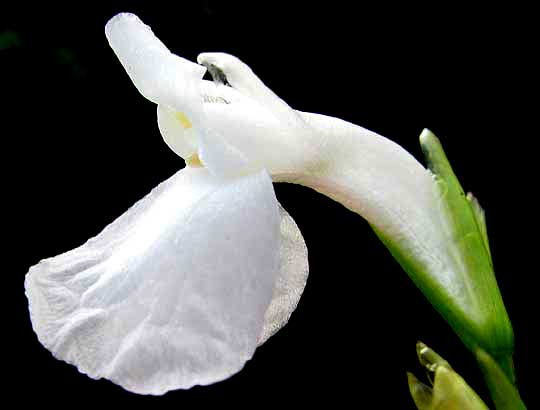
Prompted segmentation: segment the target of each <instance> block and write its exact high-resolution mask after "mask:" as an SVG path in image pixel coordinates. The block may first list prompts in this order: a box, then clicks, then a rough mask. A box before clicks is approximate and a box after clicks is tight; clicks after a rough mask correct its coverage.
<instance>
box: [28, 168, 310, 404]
mask: <svg viewBox="0 0 540 410" xmlns="http://www.w3.org/2000/svg"><path fill="white" fill-rule="evenodd" d="M280 214H281V216H280ZM280 221H281V222H280ZM280 236H282V237H283V240H280ZM305 256H306V250H305V244H304V243H303V240H302V237H301V235H300V233H299V232H298V229H297V228H296V225H295V224H294V222H293V221H292V219H291V218H290V217H289V216H288V215H287V214H286V212H285V211H283V210H281V211H278V204H277V201H276V199H275V196H274V192H273V188H272V184H271V180H270V178H269V177H268V175H267V173H266V172H265V171H260V172H258V173H255V174H250V175H247V176H244V177H239V178H234V179H224V178H219V177H215V176H213V175H211V174H210V173H209V172H208V170H206V169H204V168H189V167H188V168H185V169H183V170H181V171H179V172H178V173H177V174H175V175H174V176H172V177H171V178H170V179H168V180H167V181H165V182H163V183H162V184H160V185H159V186H158V187H157V188H155V189H154V190H153V191H152V192H151V193H150V194H149V195H147V196H146V197H145V198H144V199H142V200H141V201H139V202H138V203H137V204H135V205H134V206H133V207H132V208H131V209H130V210H129V211H128V212H126V213H125V214H124V215H122V216H121V217H120V218H118V219H117V220H116V221H115V222H113V223H112V224H110V225H109V226H108V227H107V228H106V229H105V230H104V231H103V232H101V233H100V234H99V235H98V236H96V237H95V238H93V239H90V240H89V241H88V242H87V243H85V244H84V245H82V246H81V247H79V248H77V249H74V250H72V251H70V252H67V253H64V254H62V255H59V256H57V257H54V258H50V259H45V260H43V261H41V262H40V263H39V264H38V265H36V266H34V267H32V268H31V269H30V272H29V274H28V275H27V277H26V282H25V287H26V293H27V296H28V299H29V303H30V312H31V318H32V324H33V327H34V330H35V332H36V333H37V335H38V338H39V340H40V341H41V343H42V344H43V345H44V346H45V347H47V348H48V349H49V350H50V351H51V352H52V353H53V354H54V356H55V357H57V358H59V359H62V360H65V361H67V362H69V363H72V364H74V365H76V366H77V367H78V369H79V370H80V371H81V372H83V373H86V374H88V375H89V376H90V377H92V378H101V377H105V378H107V379H110V380H112V381H113V382H115V383H117V384H119V385H121V386H122V387H124V388H125V389H127V390H130V391H133V392H136V393H144V394H163V393H164V392H166V391H168V390H172V389H178V388H189V387H191V386H193V385H196V384H200V385H205V384H209V383H213V382H216V381H219V380H222V379H224V378H226V377H228V376H230V375H231V374H234V373H235V372H237V371H238V370H240V369H241V368H242V367H243V365H244V363H245V362H246V361H247V360H249V359H250V358H251V356H252V355H253V353H254V350H255V348H256V346H257V344H258V343H260V342H262V341H263V340H264V339H266V338H268V337H269V336H270V335H271V334H272V333H273V332H275V330H276V329H278V328H279V327H280V326H281V325H282V324H283V323H284V322H286V320H287V319H288V317H284V316H286V315H287V313H286V312H289V309H290V308H291V305H293V306H295V305H296V303H297V302H298V298H299V294H298V293H301V288H303V286H304V284H305V280H306V275H307V262H306V259H305ZM280 265H281V269H280ZM276 282H278V283H279V285H278V286H277V287H276ZM299 288H300V289H299ZM276 289H277V290H276ZM289 289H291V290H292V291H290V292H289V291H288V290H289ZM274 294H276V297H275V298H274V300H272V296H273V295H274ZM292 308H293V309H294V307H292ZM284 309H285V313H284ZM276 312H277V313H276Z"/></svg>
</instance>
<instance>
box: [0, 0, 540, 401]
mask: <svg viewBox="0 0 540 410" xmlns="http://www.w3.org/2000/svg"><path fill="white" fill-rule="evenodd" d="M91 4H92V3H90V2H86V3H79V2H73V3H72V5H71V6H64V5H62V6H60V5H58V6H54V4H47V8H45V7H41V8H36V6H35V5H32V4H27V5H26V6H25V7H26V9H24V10H21V9H19V10H17V11H14V12H13V13H12V12H11V10H5V9H4V10H2V12H1V13H0V19H1V20H0V23H1V24H0V33H6V32H11V33H12V34H13V33H15V36H16V39H15V40H14V41H11V42H10V44H11V46H9V47H8V46H5V47H3V49H2V51H0V53H1V54H0V56H1V57H0V58H1V60H0V70H1V71H0V74H1V75H0V84H1V89H0V92H1V100H2V111H1V113H0V137H1V138H2V143H1V145H0V146H1V148H0V149H1V151H0V152H1V154H2V168H3V177H2V183H3V187H2V188H3V189H2V202H3V203H4V205H5V206H6V207H7V210H5V211H4V212H3V214H4V215H3V216H4V218H5V220H4V224H3V226H4V229H3V232H4V238H5V240H6V242H5V243H4V245H3V249H4V251H3V254H4V257H5V259H6V260H7V267H6V266H4V268H5V269H4V272H3V278H4V279H5V281H4V282H3V287H2V289H3V295H4V297H2V298H1V299H2V304H5V307H4V308H3V311H4V315H3V319H4V323H3V325H2V337H1V339H2V344H4V345H5V347H4V348H3V349H2V356H3V361H4V369H3V370H4V374H6V373H7V374H8V376H9V383H8V385H7V390H6V393H8V394H9V393H12V392H15V391H17V392H19V393H22V394H23V396H19V397H20V398H21V399H22V400H24V399H25V396H24V395H28V397H35V398H38V399H39V400H40V402H41V403H42V404H44V405H54V406H55V407H56V408H59V409H63V408H71V407H72V406H73V405H77V404H78V403H81V402H84V403H86V404H89V405H104V406H107V407H108V406H112V405H126V406H127V405H129V406H141V407H142V406H148V405H150V406H152V408H172V407H173V406H175V407H176V406H183V405H186V404H187V405H188V406H195V405H197V406H202V407H203V408H205V407H209V406H210V405H216V404H218V405H222V406H225V407H226V408H227V407H229V406H231V407H232V405H234V406H239V407H241V408H243V407H250V408H253V407H259V406H261V405H272V406H285V405H287V404H290V405H295V406H298V405H301V404H303V403H308V402H309V403H313V402H316V403H319V404H323V405H324V404H328V405H332V406H336V407H339V408H343V407H349V406H351V407H352V406H355V407H358V408H406V409H412V408H413V404H412V401H411V399H410V398H409V394H408V390H407V382H406V377H405V372H406V371H407V370H410V371H413V372H415V373H416V374H417V375H419V376H421V375H422V371H421V369H420V367H419V366H418V364H417V361H416V356H415V351H414V348H415V342H416V340H418V339H420V340H423V341H424V342H426V343H427V344H429V345H431V346H432V347H433V348H435V349H436V350H438V351H439V352H440V353H441V354H442V355H443V356H445V357H446V358H447V359H448V360H449V361H450V362H451V363H452V364H453V366H454V368H455V369H456V370H457V371H458V372H460V373H461V374H462V375H463V376H464V377H465V378H466V379H467V380H468V381H469V382H470V384H471V385H472V386H473V387H474V388H475V389H476V390H477V391H478V392H479V393H480V394H481V395H483V396H484V397H486V389H485V387H484V385H483V382H482V378H481V375H480V373H479V372H478V370H477V369H476V367H475V364H474V361H473V359H472V357H471V356H470V354H469V353H468V351H467V350H466V349H465V348H464V347H463V346H462V345H461V344H460V341H459V340H458V339H457V337H456V336H455V335H454V334H453V333H452V332H451V330H449V329H448V327H447V325H446V324H445V322H444V321H443V320H442V319H441V318H440V317H439V316H438V314H437V313H436V312H435V311H434V310H433V309H432V308H431V306H430V305H429V304H428V302H427V301H426V300H424V298H423V296H422V295H421V294H420V292H419V291H418V290H417V289H416V288H415V287H414V286H413V285H412V283H411V282H410V280H409V279H408V278H407V276H406V275H405V273H403V271H402V270H401V269H400V267H399V266H398V265H397V263H396V262H395V261H394V260H393V259H392V258H391V257H390V255H389V254H388V253H387V251H386V249H385V248H384V247H383V246H382V245H381V244H380V243H379V241H378V240H377V239H376V237H375V235H374V234H373V233H372V231H371V230H370V228H369V226H368V225H367V224H366V223H365V222H364V221H363V220H362V219H361V218H360V217H359V216H358V215H356V214H353V213H351V212H349V211H347V210H345V209H344V208H343V207H341V206H340V205H339V204H337V203H334V202H332V201H331V200H329V199H327V198H325V197H323V196H322V195H319V194H317V193H315V192H313V191H310V190H309V189H307V188H303V187H300V186H294V185H287V184H277V185H276V187H275V188H276V192H277V195H278V199H279V200H280V202H281V203H282V204H283V205H284V207H285V208H286V209H287V210H288V211H289V213H290V214H291V215H292V216H293V217H294V219H295V220H296V222H297V224H298V225H299V227H300V229H301V231H302V232H303V235H304V237H305V240H306V242H307V245H308V248H309V258H310V278H309V281H308V284H307V287H306V290H305V293H304V295H303V297H302V300H301V302H300V305H299V306H298V309H297V310H296V312H295V313H294V314H293V316H292V318H291V320H290V322H289V324H288V325H287V326H286V327H285V328H284V329H282V330H281V331H280V332H279V333H278V334H277V335H276V336H274V337H272V338H271V339H270V340H269V341H268V342H267V343H266V344H264V345H263V346H262V347H260V348H259V349H257V352H256V354H255V356H254V358H253V359H252V360H251V361H250V362H248V363H247V365H246V366H245V368H244V369H243V370H242V371H241V372H240V373H238V374H237V375H235V376H233V377H231V378H230V379H228V380H226V381H224V382H221V383H218V384H215V385H212V386H208V387H196V388H193V389H191V390H189V391H174V392H170V393H168V394H166V395H165V396H163V397H145V396H137V395H134V394H130V393H128V392H126V391H124V390H122V389H121V388H120V387H118V386H115V385H113V384H112V383H110V382H108V381H105V380H100V381H94V380H91V379H89V378H88V377H86V376H84V375H82V374H80V373H78V372H77V370H76V368H75V367H73V366H69V365H67V364H65V363H63V362H61V361H57V360H55V359H53V357H52V356H51V354H50V353H49V352H48V351H47V350H46V349H45V348H43V347H42V346H41V345H40V344H39V342H38V341H37V338H36V337H35V335H34V333H33V331H32V329H31V325H30V320H29V317H28V312H27V300H26V297H25V296H24V290H23V281H24V275H25V273H26V272H27V270H28V267H29V266H31V265H33V264H35V263H37V262H38V261H39V260H40V259H42V258H45V257H49V256H53V255H56V254H58V253H61V252H64V251H66V250H69V249H72V248H74V247H76V246H78V245H80V244H81V243H83V242H84V241H85V240H86V239H88V238H89V237H91V236H94V235H95V234H97V233H98V232H99V231H100V230H101V229H102V228H103V227H104V226H105V225H106V224H108V223H109V222H111V221H112V220H114V219H115V218H116V217H117V216H119V215H120V214H121V213H123V212H124V211H125V210H126V209H127V208H128V207H129V206H131V205H132V204H133V203H134V202H135V201H137V200H138V199H140V198H141V197H142V196H144V195H145V194H146V193H147V192H149V191H150V190H151V189H152V188H153V187H154V186H156V185H157V184H158V183H160V182H161V181H163V180H165V179H166V178H168V177H169V176H170V175H172V174H173V173H174V172H176V171H177V170H178V169H179V168H181V167H182V166H183V161H182V160H181V159H180V158H178V157H176V156H175V154H174V153H173V152H172V151H170V150H169V149H168V148H167V146H166V145H165V144H164V143H163V141H162V138H161V137H160V135H159V131H158V128H157V124H156V114H155V106H154V105H153V104H152V103H150V102H148V101H146V100H145V99H144V98H143V97H141V96H140V95H139V93H138V92H137V90H136V89H135V87H134V86H133V85H132V83H131V82H130V80H129V78H128V76H127V75H126V74H125V72H124V70H123V68H122V67H121V65H120V64H119V62H118V61H117V59H116V57H115V56H114V54H113V52H112V50H111V49H110V48H109V46H108V44H107V41H106V39H105V36H104V32H103V28H104V25H105V23H106V22H107V20H108V19H109V18H110V17H112V16H113V15H114V14H116V13H117V12H120V11H131V12H134V13H136V14H138V15H139V17H140V18H141V19H142V20H143V21H144V22H145V23H146V24H148V25H150V26H151V27H152V28H153V30H154V32H155V33H156V34H157V36H158V37H160V38H161V39H162V40H163V42H164V43H165V44H166V45H167V46H168V47H169V48H170V49H171V50H172V51H173V52H175V53H178V54H180V55H182V56H183V57H186V58H188V59H190V60H195V58H196V56H197V54H198V53H199V52H204V51H224V52H228V53H231V54H234V55H236V56H238V57H240V58H241V59H242V60H244V61H245V62H246V63H248V64H249V65H250V66H251V67H252V68H253V70H254V72H255V73H257V75H259V77H260V78H261V79H262V80H263V81H265V83H266V84H267V85H268V86H269V87H270V88H271V89H273V90H274V91H275V92H276V93H277V94H278V95H279V96H281V97H282V98H283V99H284V100H285V101H287V102H288V103H289V104H290V105H291V106H292V107H294V108H296V109H300V110H302V111H311V112H319V113H323V114H327V115H332V116H336V117H339V118H343V119H345V120H348V121H351V122H353V123H356V124H360V125H362V126H364V127H366V128H369V129H372V130H374V131H376V132H378V133H380V134H382V135H384V136H386V137H388V138H390V139H392V140H394V141H397V142H398V143H399V144H401V145H402V146H403V147H405V149H407V150H408V151H410V152H411V153H413V155H415V156H416V157H417V158H418V159H419V160H422V157H421V152H420V148H419V145H418V135H419V134H420V132H421V130H422V128H424V127H428V128H430V129H432V130H433V131H434V132H435V133H436V134H437V135H438V136H439V137H440V138H441V140H442V142H443V145H444V147H445V150H446V152H447V155H448V156H449V158H450V160H451V162H452V164H453V166H454V169H455V171H456V173H457V175H458V177H459V178H460V180H461V182H462V185H463V186H464V188H465V189H466V190H471V191H473V192H474V193H475V194H476V196H477V197H478V198H479V200H480V202H481V204H482V205H483V206H484V208H485V209H486V214H487V218H488V229H489V234H490V240H491V244H492V253H493V255H494V263H495V268H496V272H497V278H498V280H499V284H500V287H501V291H502V294H503V297H504V299H505V301H506V305H507V309H508V311H509V314H510V316H511V318H512V321H513V325H514V329H515V334H516V354H515V362H516V368H517V375H518V379H519V384H520V389H521V393H522V396H523V398H524V400H525V401H526V402H527V403H528V406H529V408H530V409H532V408H534V405H533V403H534V402H537V401H538V399H537V398H536V397H534V395H533V394H534V392H533V386H534V385H533V383H534V382H535V381H536V379H537V376H535V374H534V371H535V369H537V368H538V361H537V358H536V356H535V349H536V346H537V345H538V341H539V338H538V336H536V335H535V334H534V333H533V331H534V330H536V328H537V327H538V310H539V309H538V297H537V295H536V294H537V292H536V287H535V285H534V279H535V277H536V275H537V265H536V260H537V258H536V256H537V255H536V252H537V250H536V246H535V245H536V236H537V234H536V232H537V221H536V218H535V216H536V199H535V193H536V192H535V191H536V187H537V164H536V162H537V159H536V157H537V155H536V150H535V145H534V143H535V140H536V137H537V136H536V128H533V127H532V126H531V125H530V124H531V123H532V121H531V120H532V115H533V107H535V108H536V109H535V110H534V111H535V112H537V108H538V107H537V103H536V102H535V101H534V99H531V97H532V96H534V95H535V94H534V92H533V89H532V86H533V83H532V79H533V76H532V72H533V69H532V67H531V65H530V63H531V60H532V56H533V55H534V50H535V49H534V47H533V46H532V41H531V35H532V31H533V27H532V26H531V25H530V23H529V21H528V15H529V14H530V11H528V10H522V9H520V8H519V7H518V6H513V7H512V8H508V7H506V6H497V7H494V6H493V5H490V6H485V7H480V6H478V7H476V8H474V9H473V8H471V6H470V5H469V6H458V5H457V4H456V3H455V2H452V3H448V5H444V3H438V4H439V6H438V7H437V8H435V7H433V6H428V5H423V6H422V7H418V9H413V8H412V6H411V5H410V4H407V5H406V6H400V7H397V8H396V7H395V6H391V5H386V4H382V3H381V4H380V6H379V7H372V6H365V5H362V3H361V4H360V5H355V6H354V7H352V6H345V5H344V4H348V3H340V2H322V3H321V4H320V5H316V4H315V2H310V3H306V4H304V5H298V3H296V2H292V1H291V2H289V3H278V2H265V3H261V4H259V3H258V2H251V3H247V4H240V3H234V2H233V3H230V2H217V1H216V2H211V1H203V2H182V1H177V2H174V3H173V2H170V3H169V2H162V3H160V2H152V5H150V3H147V4H146V5H144V2H141V3H138V2H128V1H125V2H123V3H122V2H107V3H106V5H104V6H100V5H91ZM293 4H294V6H293ZM450 4H452V5H450ZM12 34H10V35H11V36H12ZM11 38H13V36H12V37H11ZM5 44H7V43H5ZM536 51H537V48H536ZM534 104H536V106H535V105H534ZM4 387H6V385H5V384H4ZM373 400H376V401H375V402H373ZM375 403H378V404H375ZM184 408H185V407H184ZM188 408H190V407H188Z"/></svg>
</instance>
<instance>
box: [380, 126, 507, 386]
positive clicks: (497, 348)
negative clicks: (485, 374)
mask: <svg viewBox="0 0 540 410" xmlns="http://www.w3.org/2000/svg"><path fill="white" fill-rule="evenodd" d="M420 144H421V146H422V150H423V151H424V154H425V156H426V159H427V162H428V166H429V170H430V171H431V172H432V173H433V178H434V181H435V189H434V195H435V196H436V202H435V206H436V207H437V210H436V211H437V213H438V215H439V221H438V222H439V226H440V229H441V230H442V234H443V235H444V236H445V243H444V249H443V250H441V252H444V253H445V254H446V255H447V256H448V257H449V258H450V260H451V266H441V270H440V271H438V270H432V269H433V267H432V266H426V265H424V264H421V263H419V262H418V260H416V259H414V258H413V257H412V256H411V254H407V253H404V252H402V250H401V249H400V248H399V247H398V246H396V244H395V243H394V241H392V240H391V239H389V238H388V237H386V236H385V235H384V234H381V232H380V231H379V230H378V229H376V228H374V230H375V232H376V233H377V234H378V236H379V237H380V238H381V240H382V241H383V243H384V244H385V245H386V246H387V247H388V249H389V250H390V252H391V253H392V255H393V256H394V257H395V258H396V259H397V261H398V262H399V263H400V264H401V266H402V267H403V269H405V271H407V273H408V274H409V276H410V277H411V279H412V280H413V281H414V283H415V284H416V285H417V286H418V287H419V288H420V290H421V291H422V292H423V293H424V295H425V296H426V297H427V298H428V300H429V301H430V302H431V304H432V305H433V306H434V307H435V308H436V309H437V310H438V311H439V313H441V315H442V316H443V317H444V318H445V319H446V320H447V321H448V323H449V324H450V325H451V326H452V328H453V329H454V331H455V332H456V333H457V334H458V335H459V337H460V338H461V339H462V340H463V342H464V343H465V344H466V345H467V347H468V348H469V349H470V350H471V351H475V350H476V349H478V348H482V349H483V350H485V351H487V352H489V353H490V355H491V356H493V357H494V358H495V359H496V360H497V362H499V363H500V365H501V366H502V367H503V368H504V370H505V372H506V374H507V375H508V377H510V378H511V379H513V369H512V365H511V357H512V352H513V347H514V344H513V340H514V339H513V331H512V325H511V323H510V320H509V318H508V314H507V313H506V309H505V307H504V304H503V301H502V297H501V294H500V292H499V288H498V286H497V281H496V279H495V274H494V272H493V265H492V261H491V255H490V250H489V243H488V239H487V231H486V225H485V219H484V213H483V210H482V208H481V207H480V205H479V204H478V201H476V199H475V198H474V197H473V196H472V195H470V194H469V195H468V196H466V195H465V193H464V191H463V189H462V187H461V185H460V183H459V181H458V180H457V178H456V176H455V174H454V172H453V170H452V167H451V166H450V163H449V162H448V159H447V158H446V155H445V153H444V151H443V149H442V146H441V144H440V142H439V140H438V139H437V137H436V136H435V135H434V134H433V133H432V132H431V131H429V130H424V131H423V132H422V134H421V136H420Z"/></svg>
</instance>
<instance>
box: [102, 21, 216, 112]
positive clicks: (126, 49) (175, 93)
mask: <svg viewBox="0 0 540 410" xmlns="http://www.w3.org/2000/svg"><path fill="white" fill-rule="evenodd" d="M105 35H106V36H107V39H108V40H109V44H110V45H111V47H112V49H113V50H114V52H115V54H116V55H117V57H118V59H119V60H120V62H121V63H122V65H123V66H124V68H125V69H126V71H127V73H128V75H129V77H130V78H131V80H132V81H133V83H134V84H135V86H136V87H137V89H138V90H139V91H140V93H141V94H142V95H143V96H145V97H146V98H148V99H149V100H150V101H153V102H155V103H156V104H164V105H167V106H169V107H172V108H174V109H175V110H176V111H182V112H183V111H189V110H191V109H192V107H195V106H197V104H200V103H201V101H200V98H199V97H200V95H199V92H198V83H197V81H196V80H201V79H202V77H203V75H204V73H205V72H206V69H205V68H204V67H202V66H200V65H198V64H195V63H192V62H191V61H188V60H186V59H184V58H181V57H178V56H176V55H174V54H171V52H170V51H169V50H168V49H167V47H165V45H164V44H163V43H162V42H161V41H160V40H159V39H158V38H157V37H156V36H155V35H154V33H152V30H151V29H150V27H148V26H147V25H145V24H144V23H143V22H142V21H141V20H140V19H139V18H138V17H137V16H135V15H134V14H130V13H120V14H118V15H116V16H114V17H113V18H112V19H111V20H109V22H108V23H107V25H106V26H105Z"/></svg>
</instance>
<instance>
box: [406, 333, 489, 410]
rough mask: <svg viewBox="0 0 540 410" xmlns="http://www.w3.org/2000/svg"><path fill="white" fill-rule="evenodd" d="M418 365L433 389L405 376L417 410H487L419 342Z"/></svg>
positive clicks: (462, 382)
mask: <svg viewBox="0 0 540 410" xmlns="http://www.w3.org/2000/svg"><path fill="white" fill-rule="evenodd" d="M417 353H418V357H419V359H420V363H421V364H422V365H423V366H424V367H425V368H426V370H427V371H428V373H429V374H432V375H433V376H434V378H433V387H430V386H427V385H425V384H424V383H422V382H420V381H419V380H418V379H417V378H416V377H415V376H414V375H413V374H411V373H407V378H408V382H409V391H410V392H411V396H412V398H413V400H414V403H415V404H416V407H417V408H418V410H487V406H486V405H485V404H484V402H483V401H482V400H481V399H480V397H478V395H477V394H476V393H475V392H474V390H472V389H471V388H470V387H469V385H468V384H467V383H466V382H465V380H463V378H461V376H460V375H459V374H457V373H456V372H455V371H454V370H452V368H451V367H450V365H449V364H448V362H446V361H445V360H444V359H442V358H441V357H440V356H439V355H438V354H437V353H435V352H434V351H433V350H431V349H430V348H429V347H427V346H426V345H425V344H423V343H421V342H419V343H418V344H417Z"/></svg>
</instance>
